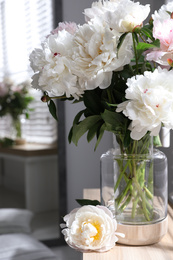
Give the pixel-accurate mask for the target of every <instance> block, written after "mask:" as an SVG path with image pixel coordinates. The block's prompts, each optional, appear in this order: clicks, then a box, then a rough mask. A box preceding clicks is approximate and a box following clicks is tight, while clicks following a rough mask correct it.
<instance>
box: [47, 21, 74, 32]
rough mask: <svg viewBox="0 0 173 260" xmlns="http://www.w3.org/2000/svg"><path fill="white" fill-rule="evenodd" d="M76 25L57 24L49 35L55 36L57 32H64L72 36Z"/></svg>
mask: <svg viewBox="0 0 173 260" xmlns="http://www.w3.org/2000/svg"><path fill="white" fill-rule="evenodd" d="M77 28H78V27H77V24H76V23H74V22H69V23H67V22H65V23H59V24H58V27H56V28H55V29H54V30H52V31H51V34H53V35H54V34H57V33H58V32H59V31H62V30H66V31H67V32H69V33H70V34H72V35H74V34H75V32H76V30H77Z"/></svg>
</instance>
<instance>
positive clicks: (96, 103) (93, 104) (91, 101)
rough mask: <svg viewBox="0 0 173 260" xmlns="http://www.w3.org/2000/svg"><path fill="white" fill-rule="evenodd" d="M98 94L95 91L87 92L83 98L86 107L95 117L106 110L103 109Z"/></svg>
mask: <svg viewBox="0 0 173 260" xmlns="http://www.w3.org/2000/svg"><path fill="white" fill-rule="evenodd" d="M98 94H99V91H97V90H96V89H94V90H89V91H86V92H85V94H84V96H83V100H84V104H85V106H86V107H87V108H88V109H89V110H90V112H91V113H92V114H93V115H99V114H100V111H103V110H104V109H103V108H102V103H101V98H100V95H98Z"/></svg>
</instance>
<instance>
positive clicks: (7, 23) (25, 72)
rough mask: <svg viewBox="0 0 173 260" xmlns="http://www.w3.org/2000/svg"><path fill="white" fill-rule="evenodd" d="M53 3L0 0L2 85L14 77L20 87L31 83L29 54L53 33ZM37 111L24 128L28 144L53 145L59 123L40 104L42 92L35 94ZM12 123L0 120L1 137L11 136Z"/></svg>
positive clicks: (28, 0) (33, 105)
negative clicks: (4, 79) (23, 82)
mask: <svg viewBox="0 0 173 260" xmlns="http://www.w3.org/2000/svg"><path fill="white" fill-rule="evenodd" d="M52 6H53V4H52V0H15V1H13V0H0V81H2V80H3V77H10V78H12V79H13V80H14V81H15V82H17V83H20V82H22V81H24V80H27V79H30V78H31V76H32V70H31V68H30V65H29V54H30V53H31V51H32V50H33V49H34V48H39V47H40V43H41V41H42V40H43V39H44V38H45V36H46V35H47V34H49V33H50V31H51V30H52V29H53V8H52ZM31 91H32V94H33V96H34V98H35V100H34V102H33V103H32V105H31V107H33V108H34V111H33V112H31V114H30V119H29V120H26V121H25V123H24V124H23V130H24V135H25V138H26V140H27V141H28V142H42V143H51V142H54V141H55V140H56V138H57V123H56V121H55V120H54V119H53V118H52V116H51V115H50V113H49V111H48V108H47V106H46V105H45V104H44V103H42V102H41V101H40V97H41V95H42V93H41V91H36V90H33V89H32V90H31ZM8 125H9V122H8V119H7V118H6V119H4V118H0V137H3V136H6V135H7V129H8Z"/></svg>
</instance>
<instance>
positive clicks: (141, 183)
mask: <svg viewBox="0 0 173 260" xmlns="http://www.w3.org/2000/svg"><path fill="white" fill-rule="evenodd" d="M124 144H125V139H124V137H123V136H122V135H116V136H115V137H114V148H113V149H110V150H109V151H107V152H106V153H105V154H103V155H102V156H101V203H102V204H103V205H104V206H107V207H108V208H109V209H110V210H111V211H112V213H113V215H114V217H115V218H116V220H117V223H118V227H119V230H118V231H121V232H125V233H127V234H125V235H126V238H125V239H121V238H120V241H119V242H120V243H124V244H133V245H143V244H151V243H155V242H158V241H159V240H160V239H161V237H163V235H164V234H165V233H166V230H167V200H168V198H167V158H166V156H165V154H164V153H163V152H161V151H159V150H157V149H153V146H152V138H151V137H150V136H149V135H146V136H144V137H143V138H142V139H141V140H140V141H135V140H131V141H130V143H129V145H128V146H127V145H126V146H125V145H124ZM162 222H163V226H164V228H163V230H164V232H163V233H164V234H158V237H157V236H155V237H153V238H152V234H150V232H149V233H148V236H150V238H148V236H145V237H146V238H144V237H141V235H139V236H138V235H136V236H134V230H138V232H139V234H142V233H141V232H143V231H146V226H148V227H149V228H150V231H151V230H152V229H151V226H153V228H156V225H155V224H157V223H162ZM144 227H145V230H143V229H144ZM127 230H128V231H127ZM131 232H132V233H131ZM152 232H153V231H152ZM130 233H131V234H130ZM131 236H132V237H131Z"/></svg>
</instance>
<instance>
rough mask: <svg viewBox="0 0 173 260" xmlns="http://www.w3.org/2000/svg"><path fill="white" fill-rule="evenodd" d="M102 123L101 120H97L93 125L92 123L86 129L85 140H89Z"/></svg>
mask: <svg viewBox="0 0 173 260" xmlns="http://www.w3.org/2000/svg"><path fill="white" fill-rule="evenodd" d="M103 123H104V121H103V120H100V121H98V122H97V123H96V124H95V125H93V127H91V128H90V129H89V130H88V134H87V141H88V142H90V141H91V140H92V139H93V138H94V136H95V135H96V134H97V132H98V130H99V128H100V127H101V125H102V124H103Z"/></svg>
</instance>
